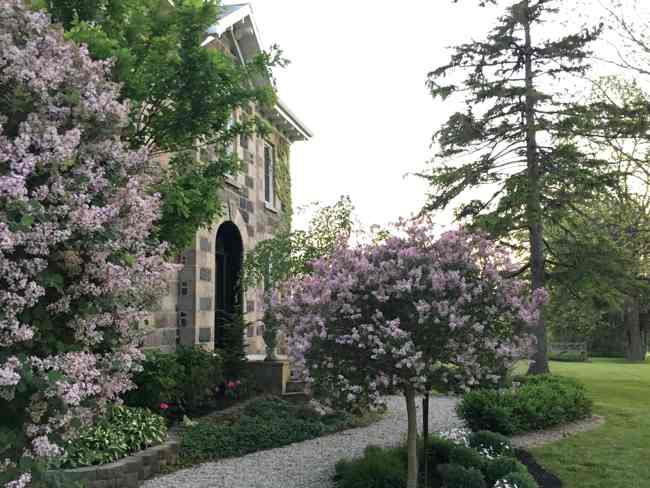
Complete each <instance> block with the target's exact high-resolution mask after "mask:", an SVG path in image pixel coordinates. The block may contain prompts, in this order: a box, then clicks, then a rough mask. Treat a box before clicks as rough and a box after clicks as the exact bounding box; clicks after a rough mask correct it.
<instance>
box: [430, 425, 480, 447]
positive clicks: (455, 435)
mask: <svg viewBox="0 0 650 488" xmlns="http://www.w3.org/2000/svg"><path fill="white" fill-rule="evenodd" d="M471 435H472V431H471V430H469V429H461V428H457V429H451V430H444V431H442V432H438V436H439V437H441V438H442V439H446V440H448V441H451V442H453V443H454V444H458V445H460V446H465V447H469V438H470V436H471Z"/></svg>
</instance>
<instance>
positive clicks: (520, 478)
mask: <svg viewBox="0 0 650 488" xmlns="http://www.w3.org/2000/svg"><path fill="white" fill-rule="evenodd" d="M503 479H504V480H506V481H508V482H510V483H511V484H514V485H516V486H517V488H538V487H539V485H538V484H537V482H536V481H535V479H534V478H533V477H532V476H531V475H530V473H528V472H521V471H516V472H514V473H510V474H508V475H507V476H505V477H504V478H503Z"/></svg>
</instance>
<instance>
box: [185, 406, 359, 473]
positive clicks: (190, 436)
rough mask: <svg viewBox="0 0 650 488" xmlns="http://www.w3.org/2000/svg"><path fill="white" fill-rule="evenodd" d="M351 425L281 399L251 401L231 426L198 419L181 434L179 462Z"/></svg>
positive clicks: (231, 453)
mask: <svg viewBox="0 0 650 488" xmlns="http://www.w3.org/2000/svg"><path fill="white" fill-rule="evenodd" d="M350 425H351V419H350V417H349V415H346V414H333V415H330V416H325V417H320V416H319V415H318V414H314V412H313V411H310V410H309V409H308V408H306V407H304V406H298V405H293V404H290V403H288V402H285V401H283V400H279V399H277V400H265V399H260V400H255V401H253V402H251V403H250V404H249V405H247V407H246V409H245V410H244V412H243V414H242V415H241V416H240V417H239V418H238V419H237V420H235V421H233V422H232V423H225V422H222V423H218V422H214V421H210V420H201V421H199V422H197V423H196V424H195V425H192V426H189V427H187V428H185V429H183V430H182V432H181V449H180V457H181V462H182V463H184V464H195V463H198V462H203V461H207V460H213V459H222V458H227V457H235V456H243V455H244V454H247V453H250V452H255V451H259V450H263V449H271V448H275V447H281V446H285V445H288V444H292V443H294V442H301V441H304V440H308V439H313V438H316V437H320V436H322V435H324V434H329V433H332V432H336V431H338V430H341V429H344V428H347V427H348V426H350Z"/></svg>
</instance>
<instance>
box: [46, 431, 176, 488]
mask: <svg viewBox="0 0 650 488" xmlns="http://www.w3.org/2000/svg"><path fill="white" fill-rule="evenodd" d="M178 447H179V442H178V440H176V439H175V438H173V437H170V439H169V440H168V441H167V442H165V443H164V444H160V445H158V446H154V447H150V448H149V449H146V450H144V451H141V452H138V453H136V454H133V455H132V456H129V457H126V458H124V459H120V460H119V461H116V462H114V463H110V464H102V465H101V466H89V467H86V468H76V469H62V470H58V471H50V474H51V475H52V476H53V477H55V478H56V479H59V480H61V481H63V482H64V483H65V482H67V483H70V484H73V483H83V484H84V486H85V487H86V488H118V487H119V488H137V487H139V486H140V484H141V483H142V482H143V481H144V480H146V479H148V478H151V477H152V476H153V475H155V474H158V473H159V472H160V469H161V468H162V467H163V466H171V465H173V464H176V460H177V459H178ZM64 486H68V485H67V484H64Z"/></svg>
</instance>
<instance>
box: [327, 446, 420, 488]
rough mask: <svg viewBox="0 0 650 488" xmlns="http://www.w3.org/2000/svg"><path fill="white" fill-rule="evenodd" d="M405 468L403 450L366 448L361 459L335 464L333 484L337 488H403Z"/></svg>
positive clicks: (404, 452)
mask: <svg viewBox="0 0 650 488" xmlns="http://www.w3.org/2000/svg"><path fill="white" fill-rule="evenodd" d="M406 467H407V459H406V451H405V450H404V449H401V448H394V449H382V448H379V447H374V446H368V447H367V448H366V450H365V452H364V455H363V457H362V458H360V459H355V460H352V461H349V460H341V461H339V462H337V463H336V468H335V472H336V474H335V475H334V483H335V485H336V487H337V488H404V486H406V469H407V468H406Z"/></svg>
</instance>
